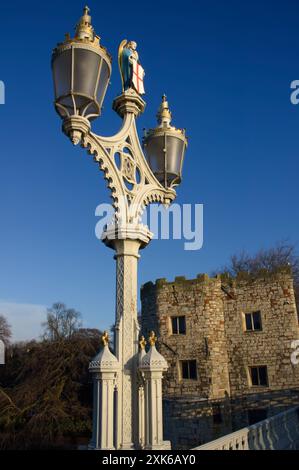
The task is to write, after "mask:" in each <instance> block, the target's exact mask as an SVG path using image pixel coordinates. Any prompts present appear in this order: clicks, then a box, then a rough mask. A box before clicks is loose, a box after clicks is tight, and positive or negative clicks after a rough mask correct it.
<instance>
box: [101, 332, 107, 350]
mask: <svg viewBox="0 0 299 470" xmlns="http://www.w3.org/2000/svg"><path fill="white" fill-rule="evenodd" d="M101 340H102V344H103V346H107V345H108V343H109V335H108V331H104V334H103V335H102V337H101Z"/></svg>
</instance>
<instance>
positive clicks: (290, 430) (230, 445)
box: [193, 407, 299, 450]
mask: <svg viewBox="0 0 299 470" xmlns="http://www.w3.org/2000/svg"><path fill="white" fill-rule="evenodd" d="M193 450H299V407H295V408H291V409H290V410H287V411H284V412H282V413H279V414H277V415H275V416H272V417H271V418H268V419H265V420H264V421H260V422H259V423H256V424H254V425H252V426H248V427H246V428H243V429H240V430H239V431H236V432H233V433H231V434H227V435H226V436H223V437H220V438H219V439H216V440H214V441H211V442H208V443H207V444H204V445H201V446H199V447H195V448H194V449H193Z"/></svg>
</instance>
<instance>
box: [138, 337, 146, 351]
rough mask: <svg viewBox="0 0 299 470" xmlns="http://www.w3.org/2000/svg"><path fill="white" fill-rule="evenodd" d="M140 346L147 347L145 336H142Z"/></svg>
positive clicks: (141, 347)
mask: <svg viewBox="0 0 299 470" xmlns="http://www.w3.org/2000/svg"><path fill="white" fill-rule="evenodd" d="M139 346H140V349H145V346H146V340H145V337H144V336H141V338H140V341H139Z"/></svg>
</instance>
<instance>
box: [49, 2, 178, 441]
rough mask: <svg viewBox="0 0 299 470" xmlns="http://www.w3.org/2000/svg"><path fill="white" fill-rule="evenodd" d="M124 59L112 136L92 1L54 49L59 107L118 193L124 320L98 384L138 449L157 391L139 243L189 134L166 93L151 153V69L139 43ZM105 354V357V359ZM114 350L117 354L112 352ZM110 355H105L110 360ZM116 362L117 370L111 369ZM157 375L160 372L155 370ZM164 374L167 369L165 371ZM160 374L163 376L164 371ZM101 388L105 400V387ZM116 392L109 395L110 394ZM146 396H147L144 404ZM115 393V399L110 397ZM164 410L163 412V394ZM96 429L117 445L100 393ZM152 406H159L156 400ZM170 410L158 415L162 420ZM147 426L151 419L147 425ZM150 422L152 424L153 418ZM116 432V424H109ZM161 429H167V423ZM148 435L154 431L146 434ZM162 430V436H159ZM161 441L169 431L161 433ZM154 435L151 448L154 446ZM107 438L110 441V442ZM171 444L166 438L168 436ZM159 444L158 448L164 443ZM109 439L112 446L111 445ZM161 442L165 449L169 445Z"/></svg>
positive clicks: (115, 236)
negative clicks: (94, 128) (140, 121)
mask: <svg viewBox="0 0 299 470" xmlns="http://www.w3.org/2000/svg"><path fill="white" fill-rule="evenodd" d="M119 66H120V71H121V77H122V85H123V89H122V94H121V95H120V96H118V97H117V98H115V100H114V102H113V109H114V110H115V111H116V112H117V113H118V115H119V116H120V117H121V118H122V120H123V122H122V126H121V129H120V131H119V132H118V133H117V134H116V135H114V136H112V137H101V136H98V135H96V134H94V133H93V132H91V126H90V121H91V120H92V119H94V118H96V117H97V116H99V115H100V114H101V109H102V103H103V100H104V98H105V94H106V90H107V86H108V83H109V79H110V74H111V57H110V55H109V54H108V52H107V51H106V49H105V48H104V47H103V46H102V45H101V44H100V38H99V37H98V36H95V34H94V30H93V27H92V26H91V17H90V16H89V9H88V8H87V7H85V9H84V14H83V16H82V17H81V19H80V21H79V23H78V25H77V27H76V34H75V37H74V38H70V36H69V35H66V39H65V41H64V42H63V43H60V44H58V45H57V47H56V48H55V49H54V51H53V55H52V70H53V79H54V90H55V108H56V111H57V112H58V114H59V115H60V117H61V118H62V119H63V124H62V129H63V132H64V133H65V134H66V135H67V136H68V137H69V138H70V139H71V141H72V142H73V144H75V145H76V144H79V143H80V144H81V146H82V147H83V148H86V149H87V151H88V152H89V154H91V155H92V156H93V158H94V160H95V162H97V163H98V164H99V167H100V169H101V170H102V171H103V172H104V178H105V179H106V180H107V182H108V187H109V188H110V190H111V196H112V199H113V207H114V209H115V215H114V219H113V221H111V224H110V225H109V226H108V227H107V228H106V230H105V232H104V234H103V236H102V239H103V241H104V243H105V244H106V245H107V246H108V247H110V248H112V249H114V250H115V259H116V319H115V356H116V357H114V356H113V355H112V353H110V355H111V356H110V361H105V357H106V356H107V357H108V352H107V348H108V345H105V348H106V349H105V354H106V356H105V355H104V356H101V357H100V360H99V357H97V358H95V360H94V361H93V362H92V363H91V365H90V368H91V372H94V377H95V381H96V383H97V385H96V387H95V389H96V390H101V387H102V386H103V383H101V384H99V383H98V381H101V380H102V381H103V380H105V384H106V386H108V385H107V384H109V404H110V405H111V401H110V397H111V387H112V385H111V384H112V383H114V382H115V385H114V392H115V393H114V400H115V401H116V403H114V406H113V407H112V406H110V405H109V406H110V407H109V410H110V411H109V413H114V414H115V416H113V417H111V416H110V418H109V420H108V422H109V423H110V424H111V423H114V424H113V426H114V429H113V436H114V437H113V447H114V448H116V449H134V448H140V447H143V446H144V429H140V427H141V424H140V423H143V421H144V419H145V420H150V419H151V417H150V415H149V413H145V412H144V410H140V407H143V405H142V403H144V402H145V401H147V406H149V403H148V400H149V399H150V398H149V395H148V394H146V393H145V394H143V393H140V387H141V388H142V386H143V385H142V381H141V382H140V376H141V372H140V371H141V369H142V367H143V366H142V364H141V365H140V371H138V369H139V364H138V337H139V324H138V320H137V263H138V259H139V250H140V249H142V248H144V247H145V246H146V245H147V244H148V243H149V241H150V240H151V238H152V234H151V232H150V231H149V229H148V227H146V226H144V225H142V224H141V215H142V212H143V210H144V208H145V207H146V206H147V205H148V204H150V203H152V202H157V203H162V204H164V205H169V204H170V203H171V202H172V201H173V200H174V199H175V197H176V192H175V190H174V186H175V185H177V184H178V183H179V182H180V181H181V173H182V163H183V158H184V153H185V149H186V146H187V139H186V137H185V133H184V131H182V130H180V129H175V128H174V127H172V126H171V125H170V121H171V113H170V111H169V108H168V103H167V101H166V97H165V96H164V97H163V101H162V104H161V107H160V109H159V112H158V126H157V127H156V128H155V129H151V130H150V131H149V132H148V133H146V135H145V137H144V140H143V147H144V151H145V155H144V154H143V151H142V147H141V144H140V142H139V138H138V134H137V130H136V124H135V120H136V118H137V117H138V116H139V115H140V114H141V113H142V112H143V111H144V108H145V102H144V100H143V99H142V97H141V94H143V93H144V88H143V69H142V67H141V65H140V63H139V58H138V53H137V51H136V43H135V42H133V41H126V40H124V41H122V43H121V45H120V47H119ZM103 357H104V359H103ZM112 357H114V359H112ZM103 361H104V362H103ZM104 363H105V364H106V363H107V364H108V363H109V364H111V373H109V371H108V369H109V367H110V365H109V364H108V365H107V364H106V365H105V364H104ZM164 369H165V368H164ZM150 372H152V365H151V363H150V364H149V365H148V366H147V367H145V369H144V372H142V374H143V375H145V376H146V383H147V384H149V385H148V386H149V387H151V385H150V378H149V377H150V375H149V373H150ZM155 373H156V375H157V374H158V375H159V374H160V372H159V371H158V372H157V371H155ZM160 375H161V376H162V370H161V374H160ZM160 375H159V377H160ZM113 381H114V382H113ZM96 393H97V397H100V398H99V399H101V396H102V394H101V393H99V392H96ZM107 397H108V395H107ZM138 397H145V401H142V400H143V398H142V400H141V404H140V403H139V405H138ZM107 399H108V398H107ZM155 400H160V402H161V403H159V404H158V407H157V412H158V413H160V414H161V413H162V397H161V394H160V393H159V394H158V395H157V396H155ZM95 403H96V405H95V408H96V409H94V417H93V419H94V430H98V431H96V432H97V433H98V434H97V435H98V436H101V438H100V439H98V440H96V439H95V438H94V436H95V434H94V436H93V439H92V442H91V446H92V447H93V448H96V449H100V448H108V447H109V448H111V445H112V444H111V436H112V434H111V426H110V424H109V436H108V438H106V437H107V436H106V437H105V436H104V435H103V433H105V426H104V425H102V429H100V430H99V423H100V421H101V422H102V423H104V420H103V419H101V420H100V418H99V410H102V412H103V406H102V404H101V403H99V402H98V401H97V400H95ZM150 406H152V405H150ZM161 420H162V416H160V417H159V418H158V421H159V423H160V422H161ZM142 426H143V425H142ZM145 429H149V423H148V422H147V423H145ZM107 432H108V431H107ZM159 432H160V434H161V432H162V428H159ZM146 435H147V434H146ZM159 436H160V435H159ZM159 439H160V440H159V442H160V441H161V438H160V437H159ZM151 442H152V441H151V438H150V439H149V438H147V443H146V447H147V448H150V447H151ZM103 443H106V444H105V445H106V446H108V447H105V445H104V444H103ZM160 444H161V446H162V447H163V448H165V444H163V443H162V441H161V442H160ZM160 444H159V443H158V441H157V442H156V441H155V443H154V445H155V448H157V446H159V445H160ZM103 446H104V447H103ZM162 447H161V448H162Z"/></svg>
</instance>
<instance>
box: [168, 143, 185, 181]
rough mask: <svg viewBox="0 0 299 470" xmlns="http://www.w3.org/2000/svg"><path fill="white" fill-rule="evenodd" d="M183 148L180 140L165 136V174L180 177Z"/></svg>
mask: <svg viewBox="0 0 299 470" xmlns="http://www.w3.org/2000/svg"><path fill="white" fill-rule="evenodd" d="M184 146H185V144H184V142H183V141H182V140H181V139H178V138H177V137H175V136H172V135H167V145H166V148H167V173H171V174H173V175H177V176H180V173H181V162H182V159H183V157H184Z"/></svg>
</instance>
